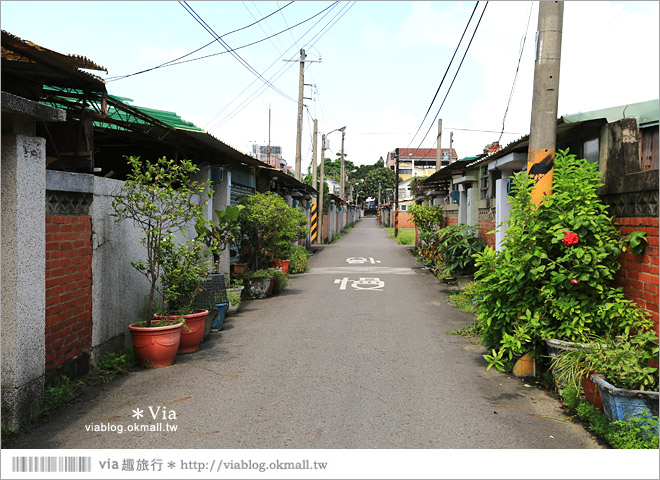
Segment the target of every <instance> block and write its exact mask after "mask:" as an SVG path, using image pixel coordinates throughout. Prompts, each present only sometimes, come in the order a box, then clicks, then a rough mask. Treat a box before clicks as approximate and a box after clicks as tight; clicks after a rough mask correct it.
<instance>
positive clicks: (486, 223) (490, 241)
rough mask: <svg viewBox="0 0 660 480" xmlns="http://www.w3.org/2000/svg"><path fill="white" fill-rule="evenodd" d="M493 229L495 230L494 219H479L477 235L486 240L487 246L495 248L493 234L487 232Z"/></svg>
mask: <svg viewBox="0 0 660 480" xmlns="http://www.w3.org/2000/svg"><path fill="white" fill-rule="evenodd" d="M493 230H495V220H491V219H485V218H480V219H479V237H480V238H483V239H484V240H486V244H487V245H488V246H489V247H493V248H495V234H494V233H491V234H488V232H492V231H493Z"/></svg>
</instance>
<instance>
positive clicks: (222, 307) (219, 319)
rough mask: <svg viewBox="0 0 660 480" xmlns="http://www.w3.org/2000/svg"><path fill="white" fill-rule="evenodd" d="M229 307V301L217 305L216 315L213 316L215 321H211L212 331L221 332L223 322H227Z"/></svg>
mask: <svg viewBox="0 0 660 480" xmlns="http://www.w3.org/2000/svg"><path fill="white" fill-rule="evenodd" d="M227 307H229V302H224V303H218V304H216V305H215V308H216V311H215V317H213V322H212V323H211V331H212V332H219V331H220V330H221V329H222V324H223V323H224V322H225V313H227Z"/></svg>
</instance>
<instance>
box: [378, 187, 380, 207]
mask: <svg viewBox="0 0 660 480" xmlns="http://www.w3.org/2000/svg"><path fill="white" fill-rule="evenodd" d="M378 208H380V182H378Z"/></svg>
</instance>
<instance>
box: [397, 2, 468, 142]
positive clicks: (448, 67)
mask: <svg viewBox="0 0 660 480" xmlns="http://www.w3.org/2000/svg"><path fill="white" fill-rule="evenodd" d="M478 6H479V2H478V1H477V3H475V4H474V9H472V13H471V14H470V18H469V19H468V21H467V24H466V25H465V29H464V30H463V34H462V35H461V38H460V40H459V41H458V44H457V45H456V49H455V50H454V54H453V55H452V56H451V60H449V64H448V65H447V69H446V70H445V74H444V75H443V76H442V80H440V85H438V89H437V90H436V91H435V95H433V100H431V103H430V104H429V108H428V109H427V110H426V113H425V114H424V118H423V119H422V121H421V122H420V124H419V128H417V131H416V132H415V135H413V138H412V139H411V140H410V143H409V144H408V147H410V145H411V144H412V143H413V141H414V140H415V137H417V134H418V133H419V131H420V130H421V129H422V126H423V125H424V121H425V120H426V117H427V116H428V115H429V112H430V111H431V108H432V107H433V104H434V103H435V99H436V98H438V93H440V89H441V88H442V84H443V83H444V82H445V78H446V77H447V73H449V69H450V68H451V64H452V63H453V62H454V58H455V57H456V53H458V49H459V48H460V46H461V43H463V38H464V37H465V32H467V30H468V27H469V26H470V23H471V22H472V17H474V12H476V11H477V7H478Z"/></svg>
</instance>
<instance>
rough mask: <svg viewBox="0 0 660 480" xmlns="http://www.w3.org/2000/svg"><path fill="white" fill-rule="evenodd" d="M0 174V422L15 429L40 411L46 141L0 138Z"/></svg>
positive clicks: (43, 363) (43, 302) (42, 357)
mask: <svg viewBox="0 0 660 480" xmlns="http://www.w3.org/2000/svg"><path fill="white" fill-rule="evenodd" d="M3 95H4V94H3ZM0 171H1V174H0V181H1V203H0V204H1V207H2V208H1V210H2V219H1V221H2V229H1V231H2V241H1V251H2V272H1V277H2V282H1V287H2V295H1V298H0V303H1V305H2V307H1V308H2V355H1V358H2V421H3V423H5V424H6V425H7V426H8V427H9V428H10V429H16V428H18V426H19V425H20V424H22V423H24V422H25V421H27V419H28V418H29V416H30V414H32V413H36V412H38V411H39V410H40V409H41V407H42V405H43V388H44V373H45V361H44V358H45V348H44V342H45V333H44V332H45V323H44V320H43V319H44V316H45V310H46V307H45V297H44V289H45V277H44V270H45V222H44V216H45V204H46V202H45V196H44V192H45V171H46V142H45V140H44V139H42V138H36V137H32V136H25V135H20V134H9V133H3V134H2V164H1V168H0Z"/></svg>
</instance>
